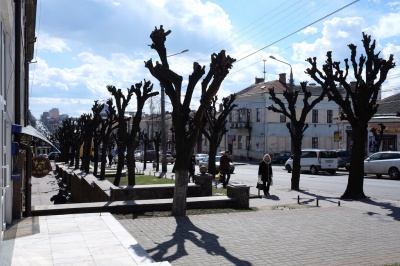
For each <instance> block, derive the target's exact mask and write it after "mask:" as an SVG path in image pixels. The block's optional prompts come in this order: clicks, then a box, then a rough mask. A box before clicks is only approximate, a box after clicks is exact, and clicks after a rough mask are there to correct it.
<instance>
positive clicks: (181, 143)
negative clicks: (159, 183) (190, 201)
mask: <svg viewBox="0 0 400 266" xmlns="http://www.w3.org/2000/svg"><path fill="white" fill-rule="evenodd" d="M170 33H171V31H170V30H168V31H166V32H165V31H164V29H163V27H162V25H161V26H160V28H159V29H157V28H155V30H154V31H153V32H152V33H151V35H150V38H151V39H152V41H153V43H152V44H151V48H152V49H155V50H156V51H157V53H158V55H159V56H160V60H161V64H160V63H159V62H156V65H155V66H154V65H153V62H152V60H151V59H150V60H148V61H147V62H145V66H146V67H147V68H148V69H149V71H150V73H151V74H152V75H153V76H154V77H155V78H156V79H157V80H158V81H159V82H160V84H161V86H163V87H164V88H165V93H166V94H167V95H168V97H169V99H170V101H171V104H172V108H173V112H172V123H173V125H174V130H175V134H176V136H175V137H176V151H177V154H176V163H175V174H176V179H175V190H174V199H173V203H172V214H173V215H175V216H183V215H185V214H186V190H187V174H188V165H189V160H190V156H191V154H192V153H193V148H194V145H195V142H196V140H197V138H198V136H199V134H200V132H201V130H202V128H203V127H204V122H203V116H204V113H205V112H206V110H207V108H208V107H209V106H210V103H211V100H212V98H213V97H214V96H215V95H216V94H217V92H218V90H219V88H220V86H221V83H222V81H223V80H224V79H225V77H226V76H227V75H228V73H229V69H230V68H232V64H233V62H234V61H235V59H233V58H231V57H230V56H227V55H226V54H225V51H224V50H222V51H221V52H220V53H218V54H215V53H214V54H212V55H211V64H210V70H209V71H208V73H207V74H206V76H205V78H204V79H203V81H202V83H201V99H200V106H199V107H198V109H197V111H196V112H195V115H194V116H193V117H191V116H190V114H191V110H190V102H191V100H192V96H193V92H194V88H195V86H196V84H197V83H198V81H199V80H200V79H201V77H202V76H203V75H204V74H205V67H204V66H203V67H201V66H200V65H199V64H198V63H197V62H195V63H194V64H193V72H192V74H191V75H190V76H189V82H188V85H187V87H186V92H185V96H183V95H182V76H180V75H178V74H177V73H175V72H174V71H172V70H170V69H169V64H168V59H167V50H166V48H165V41H166V37H167V36H168V35H169V34H170ZM182 98H183V102H182Z"/></svg>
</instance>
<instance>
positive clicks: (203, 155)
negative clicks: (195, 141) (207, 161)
mask: <svg viewBox="0 0 400 266" xmlns="http://www.w3.org/2000/svg"><path fill="white" fill-rule="evenodd" d="M206 157H208V154H205V153H198V154H196V155H195V156H194V158H195V160H196V164H197V165H199V162H200V161H202V160H203V159H204V158H206Z"/></svg>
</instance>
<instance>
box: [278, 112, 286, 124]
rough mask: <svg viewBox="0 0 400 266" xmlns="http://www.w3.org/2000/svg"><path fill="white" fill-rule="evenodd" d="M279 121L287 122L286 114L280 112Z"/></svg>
mask: <svg viewBox="0 0 400 266" xmlns="http://www.w3.org/2000/svg"><path fill="white" fill-rule="evenodd" d="M279 121H280V122H281V123H286V116H285V115H284V114H280V116H279Z"/></svg>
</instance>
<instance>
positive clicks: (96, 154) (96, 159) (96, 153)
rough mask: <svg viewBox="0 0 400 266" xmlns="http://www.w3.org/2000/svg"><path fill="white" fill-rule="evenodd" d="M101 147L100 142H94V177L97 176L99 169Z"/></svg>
mask: <svg viewBox="0 0 400 266" xmlns="http://www.w3.org/2000/svg"><path fill="white" fill-rule="evenodd" d="M99 145H100V142H98V141H94V147H93V149H94V154H93V175H94V176H97V172H98V171H97V170H98V169H97V168H98V167H99Z"/></svg>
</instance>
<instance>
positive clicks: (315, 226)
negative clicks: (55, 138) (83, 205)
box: [0, 176, 400, 266]
mask: <svg viewBox="0 0 400 266" xmlns="http://www.w3.org/2000/svg"><path fill="white" fill-rule="evenodd" d="M57 191H58V185H57V183H56V182H55V178H54V176H46V177H45V178H42V179H36V178H32V205H46V204H52V202H50V198H51V197H52V196H53V195H55V194H57ZM251 194H257V190H256V188H254V187H252V188H251ZM339 197H340V195H335V194H330V193H326V192H322V191H308V190H304V191H302V192H297V191H290V190H289V188H288V187H283V186H277V185H274V186H273V187H271V196H269V197H267V198H261V199H251V200H250V205H251V207H257V208H258V211H250V212H238V213H230V214H212V215H192V216H188V217H178V218H174V217H159V218H141V219H136V220H128V219H126V220H118V222H119V223H118V222H116V221H115V219H114V218H113V217H112V216H110V215H107V214H102V215H101V216H100V214H97V215H96V214H89V215H88V216H87V217H85V215H83V216H80V215H77V216H54V217H51V216H47V217H40V218H32V219H30V220H28V222H27V223H25V224H23V223H20V224H19V225H18V228H16V230H15V231H9V230H7V231H8V232H7V233H10V232H14V233H15V234H18V233H19V234H20V235H19V237H16V238H12V237H11V238H8V240H6V241H5V243H4V245H3V247H2V251H1V252H0V253H2V255H1V256H0V265H103V264H104V265H112V264H116V265H117V264H118V265H135V264H138V265H140V264H146V263H154V265H168V262H170V263H171V265H191V266H194V265H210V266H211V265H384V264H389V263H400V241H399V233H400V202H398V201H388V200H384V199H368V200H364V201H341V200H339ZM317 199H318V206H319V207H316V206H317ZM298 201H300V203H301V204H298ZM339 205H340V206H339ZM60 218H61V219H60ZM60 220H61V221H60ZM82 220H87V221H88V220H91V221H92V222H89V223H88V222H87V221H86V222H85V225H86V226H82V224H81V223H82ZM95 225H96V226H95ZM120 225H122V226H120ZM21 229H26V230H27V231H26V232H24V230H21ZM86 230H88V231H86ZM28 231H29V232H28ZM89 231H91V232H89ZM127 231H128V232H129V233H130V234H131V236H132V238H130V236H129V233H128V232H127ZM24 233H26V235H24ZM104 235H106V236H109V237H108V238H107V237H106V238H104V237H103V238H101V236H104ZM127 244H128V245H127ZM140 247H142V248H143V249H141V248H140ZM116 249H117V250H118V252H116V251H115V250H116ZM114 251H115V252H114ZM146 252H147V253H148V254H149V255H150V256H151V258H150V257H148V256H147V254H146ZM4 254H6V255H7V256H4ZM40 254H41V255H40ZM116 254H117V255H118V254H124V255H123V256H122V255H121V256H120V255H118V256H115V255H116ZM35 255H36V256H35ZM122 257H123V259H122ZM11 262H12V263H11ZM157 262H164V263H157Z"/></svg>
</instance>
